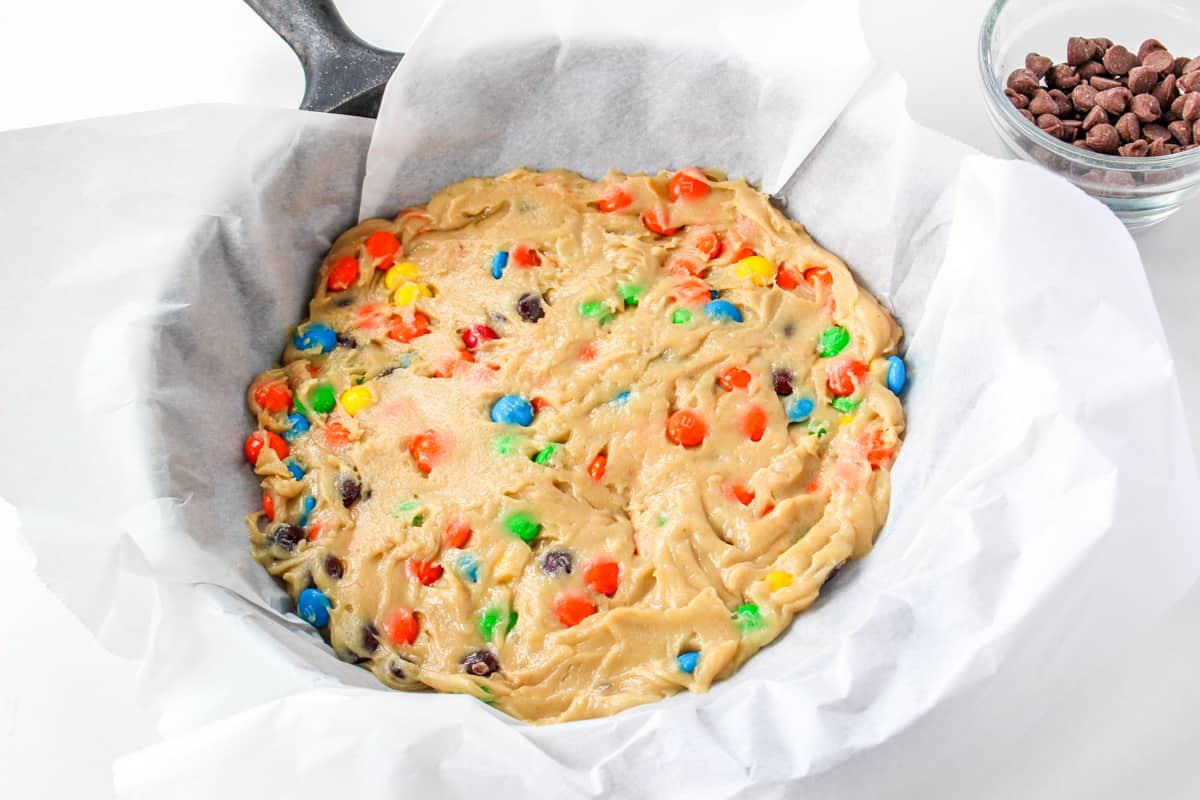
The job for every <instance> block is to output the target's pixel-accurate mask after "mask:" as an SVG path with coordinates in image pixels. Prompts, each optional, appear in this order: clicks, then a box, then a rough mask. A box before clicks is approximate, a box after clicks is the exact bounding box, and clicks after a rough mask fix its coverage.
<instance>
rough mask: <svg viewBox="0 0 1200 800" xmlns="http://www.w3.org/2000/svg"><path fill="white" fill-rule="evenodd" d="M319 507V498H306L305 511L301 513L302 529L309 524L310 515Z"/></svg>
mask: <svg viewBox="0 0 1200 800" xmlns="http://www.w3.org/2000/svg"><path fill="white" fill-rule="evenodd" d="M316 507H317V498H315V497H312V496H311V495H310V496H308V497H306V498H304V510H303V511H302V512H300V527H301V528H303V527H304V526H305V525H307V524H308V515H309V514H311V513H312V512H313V509H314V508H316Z"/></svg>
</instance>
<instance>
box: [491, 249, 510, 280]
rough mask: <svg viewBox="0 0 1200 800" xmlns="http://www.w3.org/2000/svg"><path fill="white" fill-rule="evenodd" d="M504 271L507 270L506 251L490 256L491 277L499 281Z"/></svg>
mask: <svg viewBox="0 0 1200 800" xmlns="http://www.w3.org/2000/svg"><path fill="white" fill-rule="evenodd" d="M506 269H508V251H507V250H499V251H497V252H496V254H495V255H494V256H492V277H493V278H495V279H496V280H500V279H501V278H503V277H504V270H506Z"/></svg>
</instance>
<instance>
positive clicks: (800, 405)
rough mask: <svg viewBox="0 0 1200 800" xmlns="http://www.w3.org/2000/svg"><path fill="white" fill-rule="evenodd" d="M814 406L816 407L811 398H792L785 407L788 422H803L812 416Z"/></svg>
mask: <svg viewBox="0 0 1200 800" xmlns="http://www.w3.org/2000/svg"><path fill="white" fill-rule="evenodd" d="M814 408H816V403H814V402H813V401H812V398H809V397H794V398H792V400H791V401H790V402H789V403H788V404H787V407H786V411H787V418H788V422H804V420H806V419H808V418H809V417H811V416H812V413H813V409H814Z"/></svg>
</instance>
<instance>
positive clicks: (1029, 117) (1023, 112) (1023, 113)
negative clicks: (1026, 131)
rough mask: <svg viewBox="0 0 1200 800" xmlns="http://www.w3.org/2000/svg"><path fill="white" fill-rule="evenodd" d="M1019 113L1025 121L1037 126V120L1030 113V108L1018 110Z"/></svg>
mask: <svg viewBox="0 0 1200 800" xmlns="http://www.w3.org/2000/svg"><path fill="white" fill-rule="evenodd" d="M1017 113H1018V114H1020V115H1021V116H1022V117H1024V118H1025V119H1027V120H1029V121H1030V122H1033V123H1034V124H1037V122H1036V119H1035V118H1034V116H1033V114H1030V113H1029V109H1028V108H1018V109H1017Z"/></svg>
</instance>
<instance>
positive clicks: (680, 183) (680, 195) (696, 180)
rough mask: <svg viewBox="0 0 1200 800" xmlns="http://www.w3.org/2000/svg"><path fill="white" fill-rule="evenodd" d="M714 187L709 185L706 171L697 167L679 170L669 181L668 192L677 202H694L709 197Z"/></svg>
mask: <svg viewBox="0 0 1200 800" xmlns="http://www.w3.org/2000/svg"><path fill="white" fill-rule="evenodd" d="M711 191H712V187H710V186H709V185H708V181H707V179H705V177H704V173H703V172H701V171H700V170H698V169H696V168H695V167H686V168H684V169H681V170H679V172H676V173H675V174H674V175H672V176H671V179H670V180H669V181H667V194H668V195H669V196H670V198H671V199H672V200H673V201H675V202H677V203H694V202H696V201H697V200H703V199H704V198H705V197H708V193H709V192H711Z"/></svg>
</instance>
